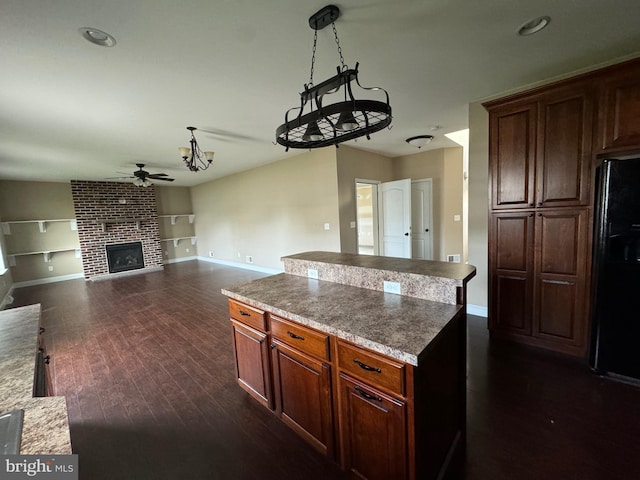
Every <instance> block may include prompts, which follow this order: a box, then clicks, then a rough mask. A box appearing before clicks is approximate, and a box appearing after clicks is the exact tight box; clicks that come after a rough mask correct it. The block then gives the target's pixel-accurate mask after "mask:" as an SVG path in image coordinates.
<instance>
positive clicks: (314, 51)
mask: <svg viewBox="0 0 640 480" xmlns="http://www.w3.org/2000/svg"><path fill="white" fill-rule="evenodd" d="M317 43H318V30H316V29H314V34H313V53H312V54H311V75H309V86H313V66H314V64H315V63H316V44H317Z"/></svg>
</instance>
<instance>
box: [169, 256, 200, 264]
mask: <svg viewBox="0 0 640 480" xmlns="http://www.w3.org/2000/svg"><path fill="white" fill-rule="evenodd" d="M191 260H198V257H196V256H192V257H180V258H167V259H166V260H163V261H162V263H164V264H168V263H179V262H190V261H191Z"/></svg>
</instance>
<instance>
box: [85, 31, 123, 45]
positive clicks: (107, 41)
mask: <svg viewBox="0 0 640 480" xmlns="http://www.w3.org/2000/svg"><path fill="white" fill-rule="evenodd" d="M78 31H79V32H80V34H81V35H82V36H83V37H84V38H85V39H86V40H88V41H89V42H91V43H94V44H96V45H100V46H101V47H113V46H114V45H115V44H116V39H115V38H113V36H112V35H109V34H108V33H106V32H103V31H102V30H98V29H97V28H93V27H82V28H81V29H79V30H78Z"/></svg>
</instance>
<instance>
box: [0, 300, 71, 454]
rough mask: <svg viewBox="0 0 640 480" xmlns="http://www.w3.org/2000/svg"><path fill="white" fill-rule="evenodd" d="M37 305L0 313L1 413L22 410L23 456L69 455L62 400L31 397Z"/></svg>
mask: <svg viewBox="0 0 640 480" xmlns="http://www.w3.org/2000/svg"><path fill="white" fill-rule="evenodd" d="M39 328H40V305H39V304H36V305H28V306H26V307H19V308H13V309H9V310H2V311H0V378H1V379H2V383H0V413H4V412H8V411H11V410H15V409H23V410H24V423H23V429H22V444H21V448H20V453H21V454H23V455H37V454H70V453H71V439H70V436H69V420H68V417H67V404H66V401H65V398H64V397H38V398H34V397H33V381H34V373H35V365H36V353H37V348H38V334H39Z"/></svg>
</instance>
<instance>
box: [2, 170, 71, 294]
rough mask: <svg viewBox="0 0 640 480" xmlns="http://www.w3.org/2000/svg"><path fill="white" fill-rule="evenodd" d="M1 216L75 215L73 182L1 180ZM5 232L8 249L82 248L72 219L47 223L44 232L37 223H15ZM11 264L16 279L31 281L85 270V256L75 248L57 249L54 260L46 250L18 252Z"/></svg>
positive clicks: (55, 217)
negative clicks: (14, 261)
mask: <svg viewBox="0 0 640 480" xmlns="http://www.w3.org/2000/svg"><path fill="white" fill-rule="evenodd" d="M0 216H1V218H2V220H3V221H5V222H6V221H11V220H47V219H67V218H68V219H73V218H75V211H74V208H73V199H72V197H71V185H70V184H68V183H53V182H16V181H1V182H0ZM10 229H11V235H5V236H4V242H5V246H6V253H24V252H38V251H52V250H60V249H68V248H80V246H79V245H80V244H79V240H78V232H77V231H76V230H71V227H70V224H69V223H68V222H51V223H47V224H46V232H44V233H41V232H40V230H39V228H38V224H37V223H25V224H12V225H10ZM15 260H16V266H15V267H12V268H11V277H12V281H13V282H28V281H34V280H42V279H48V278H53V277H59V276H67V275H78V274H82V260H81V259H80V258H76V256H75V252H74V251H73V250H71V251H65V252H54V253H52V254H51V261H50V262H48V263H45V262H44V257H43V255H42V254H37V255H21V256H16V257H15Z"/></svg>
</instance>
